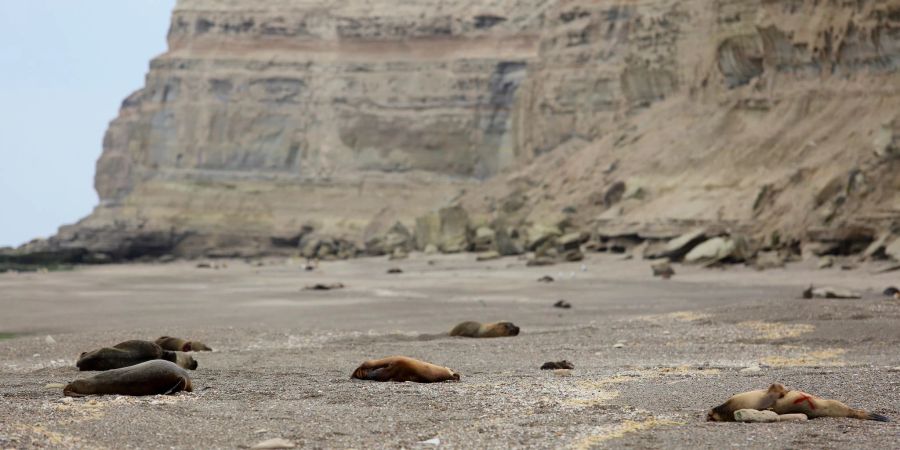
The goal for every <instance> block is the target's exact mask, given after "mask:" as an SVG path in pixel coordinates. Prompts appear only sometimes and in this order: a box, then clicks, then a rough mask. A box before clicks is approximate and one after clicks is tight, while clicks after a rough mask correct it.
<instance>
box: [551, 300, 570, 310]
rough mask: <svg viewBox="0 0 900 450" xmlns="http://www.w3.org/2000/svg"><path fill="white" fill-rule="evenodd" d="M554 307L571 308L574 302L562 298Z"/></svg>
mask: <svg viewBox="0 0 900 450" xmlns="http://www.w3.org/2000/svg"><path fill="white" fill-rule="evenodd" d="M553 307H554V308H562V309H570V308H571V307H572V304H571V303H569V302H567V301H565V300H560V301H558V302H556V303H554V304H553Z"/></svg>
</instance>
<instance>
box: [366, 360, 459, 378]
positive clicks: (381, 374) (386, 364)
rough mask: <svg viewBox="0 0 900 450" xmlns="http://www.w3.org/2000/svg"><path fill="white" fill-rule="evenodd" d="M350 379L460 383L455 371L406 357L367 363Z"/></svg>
mask: <svg viewBox="0 0 900 450" xmlns="http://www.w3.org/2000/svg"><path fill="white" fill-rule="evenodd" d="M350 377H351V378H356V379H359V380H372V381H397V382H403V381H413V382H416V383H436V382H440V381H459V374H458V373H456V372H454V371H453V370H450V369H448V368H446V367H441V366H437V365H434V364H431V363H427V362H425V361H420V360H418V359H413V358H409V357H406V356H391V357H389V358H383V359H372V360H369V361H366V362H364V363H362V364H361V365H360V366H359V367H357V368H356V370H354V371H353V374H352V375H351V376H350Z"/></svg>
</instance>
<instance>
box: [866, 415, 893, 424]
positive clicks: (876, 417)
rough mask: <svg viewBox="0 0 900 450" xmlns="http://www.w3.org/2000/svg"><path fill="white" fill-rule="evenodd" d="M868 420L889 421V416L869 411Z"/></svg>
mask: <svg viewBox="0 0 900 450" xmlns="http://www.w3.org/2000/svg"><path fill="white" fill-rule="evenodd" d="M869 420H876V421H878V422H890V421H891V418H890V417H888V416H885V415H882V414H876V413H869Z"/></svg>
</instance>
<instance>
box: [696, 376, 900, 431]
mask: <svg viewBox="0 0 900 450" xmlns="http://www.w3.org/2000/svg"><path fill="white" fill-rule="evenodd" d="M739 409H757V410H767V409H771V410H772V411H775V412H776V413H778V414H794V413H802V414H806V415H807V416H808V417H809V418H810V419H813V418H816V417H850V418H853V419H863V420H877V421H879V422H888V421H890V419H888V418H887V417H885V416H883V415H881V414H875V413H871V412H868V411H864V410H861V409H853V408H851V407H849V406H847V405H845V404H843V403H841V402H839V401H837V400H827V399H823V398H818V397H815V396H813V395H810V394H807V393H806V392H803V391H794V390H789V389H786V388H785V387H784V386H782V385H781V384H778V383H775V384H772V385H771V386H769V388H768V389H766V390H759V391H750V392H744V393H741V394H737V395H734V396H733V397H731V398H729V399H728V401H726V402H725V403H723V404H721V405H719V406H717V407H715V408H713V409H712V410H711V411H710V412H709V414H707V420H710V421H714V422H733V421H734V412H735V411H737V410H739Z"/></svg>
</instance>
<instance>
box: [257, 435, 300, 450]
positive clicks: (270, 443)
mask: <svg viewBox="0 0 900 450" xmlns="http://www.w3.org/2000/svg"><path fill="white" fill-rule="evenodd" d="M294 447H296V445H294V443H293V442H291V441H289V440H287V439H282V438H273V439H268V440H265V441H262V442H260V443H258V444H256V445H254V446H253V447H250V448H251V449H272V448H294Z"/></svg>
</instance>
